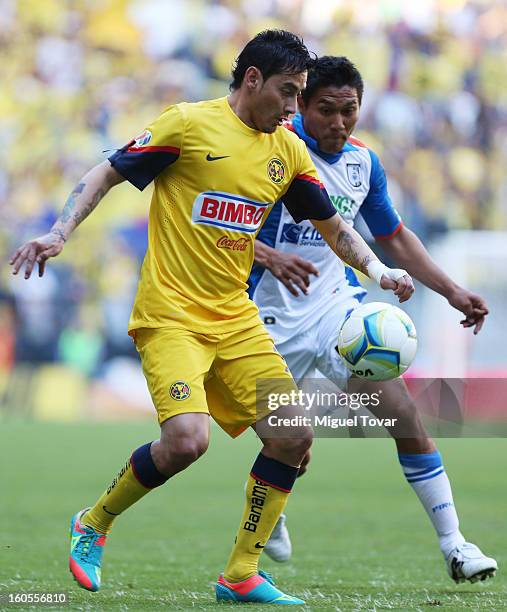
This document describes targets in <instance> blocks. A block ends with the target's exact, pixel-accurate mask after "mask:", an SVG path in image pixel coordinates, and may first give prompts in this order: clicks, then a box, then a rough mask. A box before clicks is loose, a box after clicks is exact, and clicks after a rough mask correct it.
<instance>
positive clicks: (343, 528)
mask: <svg viewBox="0 0 507 612" xmlns="http://www.w3.org/2000/svg"><path fill="white" fill-rule="evenodd" d="M156 434H157V430H156V428H155V425H150V424H147V423H136V424H93V425H91V424H90V425H82V424H80V425H63V424H62V425H56V424H37V423H30V422H27V423H21V422H9V421H3V422H0V460H1V468H0V470H1V475H0V477H1V489H0V496H1V501H0V513H1V514H0V591H51V592H58V591H66V592H68V594H69V597H70V606H69V607H67V609H69V608H70V609H72V610H194V609H197V610H212V609H214V610H216V609H217V607H218V606H217V604H216V603H215V601H214V594H213V584H214V581H215V580H216V577H217V574H218V573H219V572H220V571H221V570H222V568H223V567H224V564H225V561H226V559H227V556H228V553H229V550H230V547H231V544H232V540H233V537H234V533H235V530H236V526H237V523H238V522H239V516H240V513H241V511H242V507H243V483H244V480H245V477H246V474H247V473H248V470H249V468H250V466H251V463H252V460H253V458H254V456H255V454H256V451H257V449H258V443H257V441H256V439H255V437H254V436H253V435H250V434H247V435H244V436H242V437H241V438H240V439H239V440H236V441H231V440H229V439H228V438H226V436H225V435H224V434H222V433H221V432H220V431H219V430H218V429H216V428H214V429H213V432H212V434H213V435H212V443H211V448H210V450H209V451H208V454H207V455H206V456H205V457H204V458H202V459H201V460H200V461H199V462H198V463H197V464H196V465H194V466H192V467H191V468H190V469H189V470H188V471H187V472H186V473H184V474H181V475H179V476H177V477H176V478H174V479H173V480H171V481H170V482H169V483H168V484H167V485H166V486H164V487H162V488H161V489H159V490H157V491H155V492H153V493H151V494H150V495H149V496H147V497H146V498H145V499H144V500H142V501H141V502H140V503H139V504H138V505H137V506H135V507H134V508H132V509H131V511H129V512H127V513H126V514H125V515H124V516H123V517H122V518H121V519H120V520H118V521H117V525H116V526H115V529H114V531H113V535H112V536H111V538H110V540H109V543H108V547H107V551H106V554H105V564H104V571H103V588H102V590H101V591H100V593H97V594H92V593H88V592H86V591H83V590H81V589H79V588H78V587H77V586H76V585H75V583H74V582H73V580H72V579H71V576H70V574H69V573H68V570H67V554H68V523H69V519H70V516H71V515H72V514H73V513H74V512H75V511H76V510H78V509H79V508H82V507H83V506H85V505H86V504H90V503H92V502H94V500H95V498H96V497H97V496H98V494H99V493H101V492H102V490H103V489H104V488H105V487H106V485H107V484H109V481H110V480H111V479H112V477H113V475H114V474H115V472H116V471H117V470H118V469H119V468H120V467H121V466H122V464H123V461H124V460H125V458H126V457H127V456H128V455H129V453H130V451H131V450H132V449H133V448H135V447H136V446H138V445H139V444H141V443H144V442H145V441H147V440H150V439H153V438H154V437H155V436H156ZM439 446H440V449H441V451H442V453H443V455H444V460H445V463H446V466H447V470H448V473H449V474H450V475H451V478H452V482H453V485H454V492H455V501H456V504H457V506H458V509H459V511H460V516H461V523H462V529H463V531H464V533H465V535H466V536H467V537H468V538H469V539H470V540H472V541H473V542H476V543H477V544H479V545H480V546H481V547H482V548H483V549H484V550H485V551H487V552H488V553H490V554H491V555H493V556H495V557H496V558H497V559H498V561H499V564H500V566H501V570H500V572H499V574H498V576H497V577H496V578H495V579H494V580H492V581H488V582H486V583H480V584H475V585H470V584H468V583H467V584H465V585H459V586H458V585H455V584H454V583H453V582H452V581H450V579H449V578H448V577H447V575H446V572H445V566H444V563H443V560H442V558H441V556H440V552H439V550H438V546H437V541H436V538H435V536H434V534H433V532H432V529H431V526H430V523H429V521H428V519H427V517H426V516H425V514H424V512H423V510H422V508H421V507H420V506H419V503H418V501H417V499H416V497H415V495H414V493H413V492H412V491H411V489H410V487H409V486H408V485H407V484H406V483H405V482H404V481H403V479H402V476H401V471H400V468H399V466H398V463H397V459H396V456H395V453H394V450H393V449H394V445H393V443H392V442H391V441H390V440H385V439H376V440H374V439H369V440H343V439H342V440H317V441H316V443H315V446H314V459H313V465H312V468H313V469H312V470H311V472H310V473H309V474H308V475H307V476H305V477H304V478H302V479H301V480H300V481H298V483H297V487H296V490H295V494H294V495H293V496H292V499H291V500H290V504H289V508H288V517H289V527H290V530H291V534H292V539H293V544H294V557H293V561H292V562H291V563H288V564H285V565H277V564H275V563H273V562H271V561H270V560H269V559H267V558H266V559H264V560H263V562H262V566H263V568H265V569H266V570H267V571H272V572H274V574H275V576H276V578H277V582H278V583H279V584H280V586H281V587H282V588H285V589H286V590H287V591H288V592H290V593H293V594H295V595H297V596H300V597H302V598H304V599H306V601H307V605H306V606H304V607H301V608H299V609H301V610H381V609H389V610H428V609H434V608H438V609H445V610H465V609H469V610H488V611H489V610H500V609H506V607H507V603H506V602H507V580H506V575H507V574H506V573H505V572H504V571H502V569H503V567H504V566H505V562H506V560H507V555H506V552H505V551H506V550H507V531H506V529H505V519H506V517H507V489H506V486H505V473H506V468H507V441H506V440H503V439H489V440H481V439H474V440H465V439H455V440H440V441H439ZM0 608H1V604H0ZM3 609H7V608H3ZM12 609H14V608H12ZM17 609H20V608H17ZM25 609H26V608H25ZM218 609H224V608H223V606H220V607H219V608H218ZM227 609H229V608H227ZM248 609H259V610H264V609H272V608H270V607H269V606H250V607H249V608H248Z"/></svg>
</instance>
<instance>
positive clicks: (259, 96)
mask: <svg viewBox="0 0 507 612" xmlns="http://www.w3.org/2000/svg"><path fill="white" fill-rule="evenodd" d="M258 79H259V80H258V82H257V86H256V88H255V90H254V92H253V95H252V98H251V102H252V106H251V117H252V120H253V123H254V126H255V128H256V129H257V130H259V131H261V132H266V133H268V134H270V133H272V132H274V131H275V130H276V128H277V127H278V126H279V125H282V123H283V122H284V121H286V120H287V119H288V117H289V115H293V114H294V113H295V112H296V110H297V97H298V95H299V94H300V93H301V90H303V89H304V88H305V86H306V71H305V72H301V73H299V74H274V75H273V76H270V77H269V78H268V79H266V80H265V81H264V80H263V78H262V75H261V74H260V72H259V75H258Z"/></svg>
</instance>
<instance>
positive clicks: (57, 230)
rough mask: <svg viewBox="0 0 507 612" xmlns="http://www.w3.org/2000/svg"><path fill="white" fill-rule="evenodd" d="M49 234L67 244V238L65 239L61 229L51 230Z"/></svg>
mask: <svg viewBox="0 0 507 612" xmlns="http://www.w3.org/2000/svg"><path fill="white" fill-rule="evenodd" d="M50 233H51V234H55V235H56V236H59V237H60V238H61V239H62V240H63V241H64V242H67V238H65V234H64V233H63V232H62V230H61V229H58V228H56V227H55V228H53V229H52V230H51V232H50Z"/></svg>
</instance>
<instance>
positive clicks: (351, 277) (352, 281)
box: [345, 266, 361, 287]
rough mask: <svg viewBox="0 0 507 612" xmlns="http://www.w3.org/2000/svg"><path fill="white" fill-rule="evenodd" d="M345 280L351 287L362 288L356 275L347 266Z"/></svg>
mask: <svg viewBox="0 0 507 612" xmlns="http://www.w3.org/2000/svg"><path fill="white" fill-rule="evenodd" d="M345 278H346V279H347V282H348V284H349V285H350V286H351V287H361V283H360V282H359V281H358V279H357V276H356V273H355V272H354V270H353V269H352V268H351V267H350V266H345Z"/></svg>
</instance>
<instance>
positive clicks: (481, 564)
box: [446, 542, 498, 583]
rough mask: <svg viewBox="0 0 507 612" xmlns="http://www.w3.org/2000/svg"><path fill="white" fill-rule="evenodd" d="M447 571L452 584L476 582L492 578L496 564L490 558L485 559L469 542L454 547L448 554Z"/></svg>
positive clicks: (496, 567)
mask: <svg viewBox="0 0 507 612" xmlns="http://www.w3.org/2000/svg"><path fill="white" fill-rule="evenodd" d="M446 561H447V571H448V573H449V576H450V577H451V578H452V579H453V580H454V582H456V583H458V582H465V580H469V581H470V582H477V581H478V580H486V578H492V577H493V576H494V575H495V572H496V570H497V569H498V564H497V562H496V561H495V560H494V559H491V557H486V555H484V554H483V553H482V552H481V550H480V549H479V548H478V547H477V546H476V545H475V544H470V542H464V543H463V544H461V545H460V546H456V548H454V549H453V550H451V552H450V553H449V555H448V557H447V559H446Z"/></svg>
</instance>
